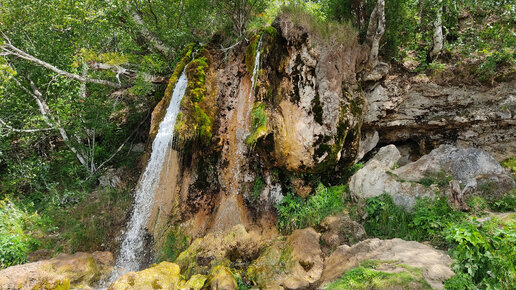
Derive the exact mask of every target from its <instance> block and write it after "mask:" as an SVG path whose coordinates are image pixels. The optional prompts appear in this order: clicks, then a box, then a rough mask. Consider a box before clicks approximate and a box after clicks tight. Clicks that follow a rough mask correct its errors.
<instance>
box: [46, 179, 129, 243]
mask: <svg viewBox="0 0 516 290" xmlns="http://www.w3.org/2000/svg"><path fill="white" fill-rule="evenodd" d="M130 207H131V194H130V192H128V191H125V190H118V189H108V188H104V189H100V190H97V191H95V192H93V193H91V194H89V195H87V196H86V197H85V198H84V200H83V201H80V202H78V203H75V204H67V205H63V206H50V207H48V208H47V209H46V210H44V211H43V212H42V213H41V215H43V216H45V218H46V219H47V220H48V222H49V224H48V232H47V234H46V235H43V236H42V237H40V238H39V239H38V240H39V242H40V246H39V248H45V249H49V250H51V251H52V252H54V253H73V252H77V251H86V252H93V251H99V250H106V249H108V250H111V251H113V250H115V249H116V245H115V244H114V240H115V238H116V237H115V235H116V234H117V233H118V232H119V230H121V229H122V227H123V226H124V225H125V222H126V219H125V217H126V213H127V212H128V211H129V210H130Z"/></svg>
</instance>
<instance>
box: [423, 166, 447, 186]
mask: <svg viewBox="0 0 516 290" xmlns="http://www.w3.org/2000/svg"><path fill="white" fill-rule="evenodd" d="M452 179H453V176H452V175H451V174H448V173H446V172H445V171H443V170H441V171H439V172H435V173H433V172H432V173H428V174H427V175H426V176H425V177H423V178H421V179H420V180H419V181H418V182H417V183H419V184H422V185H424V186H426V187H430V186H431V185H433V184H436V185H437V186H438V187H439V188H444V187H446V186H448V184H449V183H450V181H451V180H452Z"/></svg>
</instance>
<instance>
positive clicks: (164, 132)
mask: <svg viewBox="0 0 516 290" xmlns="http://www.w3.org/2000/svg"><path fill="white" fill-rule="evenodd" d="M187 84H188V79H187V77H186V73H185V72H184V71H183V73H182V75H181V77H180V78H179V80H178V81H177V84H176V86H175V88H174V92H173V93H172V98H171V100H170V105H169V106H168V108H167V112H166V114H165V117H164V118H163V121H162V122H161V123H160V125H159V130H158V133H157V134H156V137H155V139H154V141H153V142H152V152H151V156H150V159H149V162H148V164H147V167H146V168H145V171H144V172H143V175H142V176H141V178H140V181H139V182H138V185H137V187H136V193H135V201H134V208H133V212H132V215H131V219H130V220H129V223H128V224H127V229H126V232H125V236H124V240H123V242H122V245H121V247H120V254H119V256H118V258H117V260H116V263H115V270H114V271H113V274H112V275H111V277H110V279H109V281H108V283H107V285H109V283H111V282H114V281H115V280H116V279H117V278H118V277H120V276H121V275H123V274H125V273H127V272H129V271H137V270H139V268H140V266H141V262H142V257H143V256H144V253H145V248H144V247H145V235H146V230H145V224H146V223H147V221H148V219H149V216H150V214H151V211H152V206H153V203H154V195H155V193H156V188H157V186H158V183H159V179H160V174H161V170H162V168H163V163H164V161H165V158H166V156H167V152H168V151H169V148H170V145H171V143H172V141H173V139H174V126H175V123H176V118H177V114H178V113H179V104H180V103H181V99H182V98H183V96H184V94H185V91H186V86H187Z"/></svg>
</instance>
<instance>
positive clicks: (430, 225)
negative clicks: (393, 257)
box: [364, 194, 465, 247]
mask: <svg viewBox="0 0 516 290" xmlns="http://www.w3.org/2000/svg"><path fill="white" fill-rule="evenodd" d="M366 212H367V214H368V217H367V219H366V221H365V223H364V228H365V230H366V232H367V234H368V235H369V236H375V237H380V238H383V239H390V238H401V239H404V240H413V241H430V242H432V243H433V244H434V245H436V246H439V247H444V246H445V245H446V243H445V240H444V236H443V234H442V231H443V230H444V229H445V228H446V227H447V226H448V225H449V224H450V223H452V222H456V221H460V220H462V219H463V218H464V216H465V215H464V214H463V213H462V212H459V211H455V210H454V209H453V208H451V207H450V205H449V204H448V200H447V199H446V198H445V197H436V198H435V199H434V200H431V199H420V200H418V201H417V203H416V206H415V207H414V209H413V211H411V212H407V211H406V210H405V209H404V208H402V207H399V206H397V205H396V204H394V202H393V201H392V198H391V197H390V196H389V195H387V194H382V195H380V196H378V197H373V198H369V199H368V200H367V201H366Z"/></svg>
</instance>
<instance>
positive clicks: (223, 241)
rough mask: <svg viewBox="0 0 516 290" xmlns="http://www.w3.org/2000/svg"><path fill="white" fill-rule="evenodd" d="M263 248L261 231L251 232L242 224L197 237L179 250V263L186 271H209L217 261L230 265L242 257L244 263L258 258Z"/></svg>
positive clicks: (190, 273) (185, 273) (188, 274)
mask: <svg viewBox="0 0 516 290" xmlns="http://www.w3.org/2000/svg"><path fill="white" fill-rule="evenodd" d="M260 248H261V237H260V235H259V234H258V233H257V232H253V231H251V232H249V233H248V232H247V230H246V229H245V227H244V226H243V225H241V224H239V225H236V226H234V227H233V228H232V229H230V230H228V231H226V232H218V233H209V234H207V235H206V236H204V237H202V238H198V239H196V240H195V241H194V242H193V243H192V244H191V245H190V246H189V247H188V248H187V249H186V250H185V251H183V252H182V253H181V254H179V257H178V258H177V259H176V261H175V262H176V263H177V264H178V265H179V266H180V267H181V270H182V273H183V274H184V275H185V276H187V277H189V276H190V275H193V274H204V275H207V274H209V273H210V271H211V270H212V269H213V268H214V267H215V266H217V265H226V266H229V264H230V263H231V262H232V261H236V260H239V261H240V262H242V263H245V262H246V261H251V260H253V259H254V258H256V257H257V256H258V254H259V252H260Z"/></svg>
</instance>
